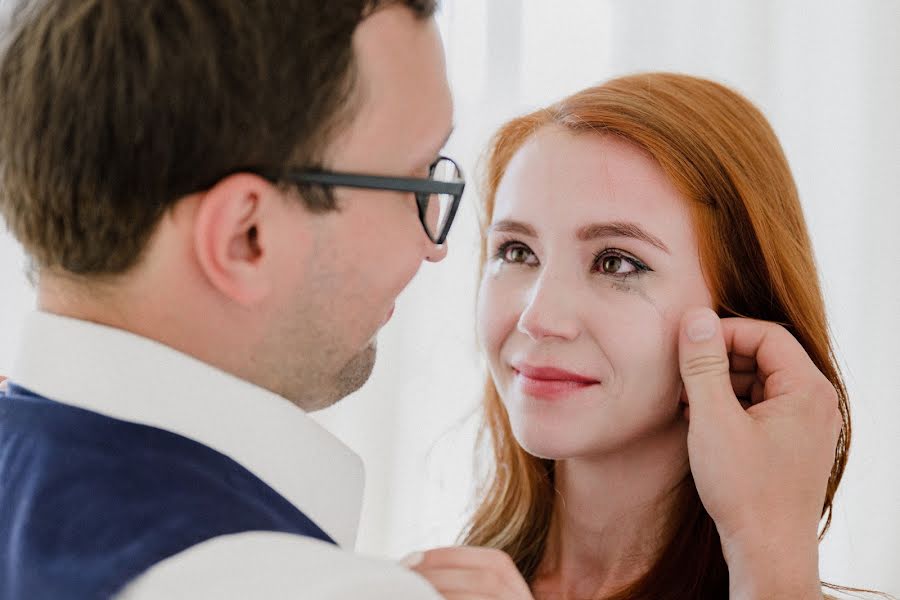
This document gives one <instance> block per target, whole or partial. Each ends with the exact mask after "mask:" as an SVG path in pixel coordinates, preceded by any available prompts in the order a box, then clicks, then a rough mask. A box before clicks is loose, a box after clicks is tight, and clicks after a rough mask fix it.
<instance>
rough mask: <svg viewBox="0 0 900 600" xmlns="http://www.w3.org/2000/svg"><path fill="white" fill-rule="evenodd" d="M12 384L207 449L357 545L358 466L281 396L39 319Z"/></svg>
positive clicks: (70, 323)
mask: <svg viewBox="0 0 900 600" xmlns="http://www.w3.org/2000/svg"><path fill="white" fill-rule="evenodd" d="M10 379H11V380H12V381H13V382H14V383H16V384H18V385H21V386H22V387H25V388H27V389H29V390H31V391H32V392H35V393H36V394H39V395H41V396H44V397H46V398H50V399H52V400H56V401H58V402H63V403H66V404H69V405H72V406H77V407H80V408H84V409H87V410H91V411H94V412H97V413H101V414H104V415H107V416H109V417H113V418H116V419H121V420H124V421H131V422H134V423H141V424H144V425H149V426H152V427H157V428H160V429H165V430H168V431H171V432H174V433H177V434H180V435H182V436H184V437H187V438H190V439H192V440H195V441H197V442H200V443H201V444H204V445H206V446H209V447H210V448H213V449H215V450H217V451H219V452H221V453H222V454H225V455H227V456H229V457H230V458H232V459H233V460H235V461H237V462H238V463H240V464H241V465H243V466H244V467H245V468H247V469H249V470H250V471H252V472H253V473H254V474H255V475H256V476H257V477H259V478H260V479H262V480H263V481H264V482H265V483H266V484H268V485H269V486H270V487H272V488H273V489H274V490H275V491H277V492H278V493H279V494H281V495H282V496H284V497H285V498H286V499H287V500H289V501H290V502H291V503H292V504H294V505H295V506H296V507H297V508H298V509H300V510H301V511H303V512H304V513H305V514H306V515H307V516H308V517H309V518H310V519H312V520H313V521H314V522H315V523H316V524H317V525H319V527H321V528H322V529H323V530H324V531H325V532H326V533H327V534H328V535H330V536H331V537H332V538H333V539H334V540H335V541H336V542H337V543H338V544H339V545H340V546H342V547H344V548H352V547H353V546H354V544H355V542H356V533H357V527H358V525H359V515H360V507H361V503H362V493H363V483H364V474H363V466H362V461H361V460H360V458H359V457H358V456H357V455H356V454H354V453H353V452H352V451H351V450H350V449H349V448H348V447H347V446H345V445H344V444H343V443H341V442H340V441H339V440H338V439H337V438H335V437H334V436H333V435H332V434H331V433H329V432H328V431H326V430H325V429H324V428H322V427H321V426H320V425H319V424H318V423H316V422H315V421H313V420H312V419H311V418H310V417H309V416H308V415H306V413H304V412H303V411H302V410H301V409H300V408H298V407H297V406H295V405H294V404H292V403H291V402H289V401H288V400H286V399H285V398H282V397H281V396H278V395H276V394H273V393H271V392H269V391H267V390H265V389H262V388H260V387H258V386H256V385H253V384H251V383H249V382H247V381H244V380H241V379H238V378H237V377H234V376H232V375H230V374H228V373H225V372H224V371H221V370H219V369H216V368H215V367H212V366H210V365H208V364H206V363H203V362H201V361H199V360H197V359H195V358H193V357H191V356H188V355H186V354H183V353H181V352H178V351H176V350H174V349H173V348H171V347H169V346H165V345H163V344H161V343H158V342H156V341H153V340H150V339H148V338H144V337H140V336H138V335H135V334H132V333H129V332H127V331H124V330H121V329H114V328H111V327H106V326H103V325H98V324H95V323H90V322H87V321H81V320H77V319H71V318H67V317H61V316H58V315H52V314H49V313H45V312H34V313H32V314H30V315H29V316H28V317H27V320H26V322H25V327H24V329H23V332H22V343H21V345H20V347H19V352H18V356H17V357H16V360H15V362H14V366H13V369H12V372H11V373H10Z"/></svg>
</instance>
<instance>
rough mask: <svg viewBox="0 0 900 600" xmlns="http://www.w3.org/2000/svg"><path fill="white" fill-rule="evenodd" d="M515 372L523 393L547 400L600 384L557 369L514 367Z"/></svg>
mask: <svg viewBox="0 0 900 600" xmlns="http://www.w3.org/2000/svg"><path fill="white" fill-rule="evenodd" d="M513 371H515V381H516V384H517V385H518V386H519V389H521V391H522V393H524V394H527V395H529V396H533V397H536V398H542V399H546V400H556V399H560V398H563V397H565V396H568V395H570V394H573V393H575V392H578V391H581V390H583V389H586V388H589V387H591V386H592V385H599V383H600V382H599V381H598V380H596V379H592V378H590V377H585V376H583V375H579V374H578V373H572V372H571V371H566V370H564V369H558V368H556V367H533V366H529V365H514V366H513Z"/></svg>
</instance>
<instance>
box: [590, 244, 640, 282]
mask: <svg viewBox="0 0 900 600" xmlns="http://www.w3.org/2000/svg"><path fill="white" fill-rule="evenodd" d="M592 270H593V271H594V272H596V273H601V274H603V275H612V276H613V277H618V278H620V279H628V278H630V277H638V276H640V275H642V274H644V273H647V272H649V271H652V270H653V269H651V268H650V267H648V266H647V265H645V264H644V263H643V262H641V261H640V260H638V259H637V258H635V257H633V256H631V255H629V254H626V253H624V252H622V251H621V250H618V249H616V248H605V249H603V250H599V251H598V252H597V253H596V254H594V266H593V269H592Z"/></svg>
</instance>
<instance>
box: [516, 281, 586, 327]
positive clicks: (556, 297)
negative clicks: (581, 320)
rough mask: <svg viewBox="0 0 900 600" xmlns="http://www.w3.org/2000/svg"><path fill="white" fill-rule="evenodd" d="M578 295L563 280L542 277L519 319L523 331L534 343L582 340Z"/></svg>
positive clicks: (531, 292) (532, 289) (532, 290)
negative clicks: (575, 300) (552, 340)
mask: <svg viewBox="0 0 900 600" xmlns="http://www.w3.org/2000/svg"><path fill="white" fill-rule="evenodd" d="M574 292H575V290H573V289H572V286H571V285H567V284H566V283H565V281H563V280H561V279H556V278H551V277H546V276H541V277H540V278H539V279H538V280H537V281H536V282H535V284H534V287H532V288H531V290H530V294H529V298H528V301H527V304H526V305H525V308H524V309H523V310H522V314H521V315H519V322H518V324H517V327H518V329H519V331H521V332H522V333H524V334H525V335H527V336H528V337H530V338H531V339H533V340H540V339H545V338H559V339H561V340H573V339H575V338H576V337H578V333H579V331H580V330H579V326H578V317H577V313H576V307H575V305H574V304H575V303H574V301H573V297H574Z"/></svg>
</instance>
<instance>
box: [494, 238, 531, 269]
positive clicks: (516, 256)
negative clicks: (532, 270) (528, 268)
mask: <svg viewBox="0 0 900 600" xmlns="http://www.w3.org/2000/svg"><path fill="white" fill-rule="evenodd" d="M496 257H497V258H499V259H500V260H502V261H503V262H505V263H513V264H524V263H530V262H533V258H534V253H533V252H532V251H531V250H529V249H528V247H527V246H523V245H522V244H518V243H515V242H507V243H505V244H503V245H501V246H500V248H498V249H497V253H496Z"/></svg>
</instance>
